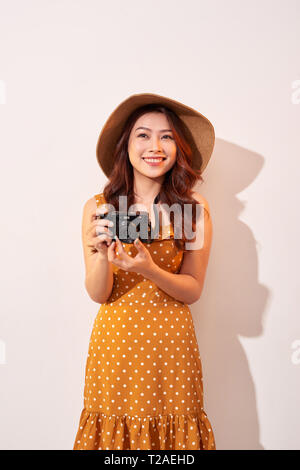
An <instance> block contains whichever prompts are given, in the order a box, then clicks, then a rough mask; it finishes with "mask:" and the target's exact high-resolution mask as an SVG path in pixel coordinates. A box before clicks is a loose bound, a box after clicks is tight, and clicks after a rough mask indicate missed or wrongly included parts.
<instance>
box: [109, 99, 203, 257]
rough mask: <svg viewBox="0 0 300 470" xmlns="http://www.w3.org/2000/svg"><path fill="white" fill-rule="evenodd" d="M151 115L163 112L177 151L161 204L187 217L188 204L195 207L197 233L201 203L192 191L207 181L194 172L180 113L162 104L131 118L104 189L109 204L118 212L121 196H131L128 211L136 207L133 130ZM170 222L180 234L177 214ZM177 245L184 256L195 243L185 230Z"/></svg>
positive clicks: (118, 146)
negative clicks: (131, 157)
mask: <svg viewBox="0 0 300 470" xmlns="http://www.w3.org/2000/svg"><path fill="white" fill-rule="evenodd" d="M149 112H159V113H163V114H164V115H165V116H166V118H167V120H168V122H169V125H170V128H171V129H172V132H173V137H174V140H175V143H176V147H177V154H176V161H175V163H174V165H173V167H172V168H170V170H169V171H168V172H167V173H165V175H164V181H163V183H162V186H161V189H160V202H161V203H165V204H168V207H170V206H172V204H179V205H180V206H181V211H182V212H181V214H184V211H183V208H184V204H191V205H192V230H193V231H194V232H195V228H196V205H197V204H198V202H197V201H196V200H195V199H194V198H193V197H192V196H191V194H192V188H193V186H194V185H195V183H196V181H197V180H201V181H202V183H203V181H204V180H203V178H202V176H201V170H196V169H193V168H192V158H193V154H192V149H191V146H190V145H189V143H188V140H187V138H186V137H185V129H184V125H183V122H182V121H181V119H180V118H179V117H178V116H177V114H176V113H174V112H173V111H172V110H171V109H169V108H167V107H166V106H162V105H160V104H148V105H145V106H141V107H139V108H138V109H136V110H135V111H134V112H133V113H132V114H131V115H130V116H129V118H128V120H127V122H126V123H125V125H124V128H123V132H122V134H121V137H120V139H119V140H118V142H117V145H116V147H115V149H114V153H113V159H114V162H115V165H114V167H113V170H112V172H111V174H110V176H109V181H108V183H107V184H106V185H105V187H104V189H103V195H104V198H105V201H106V202H107V203H109V204H112V205H113V206H114V207H115V210H119V201H118V197H119V196H120V195H122V196H127V198H128V199H127V204H128V207H130V206H131V205H133V204H134V200H135V198H134V193H133V187H134V186H133V183H134V181H133V178H134V176H133V168H132V164H131V162H130V160H129V156H128V141H129V136H130V133H131V130H132V128H133V126H134V124H135V122H136V121H137V119H138V118H139V117H140V116H142V115H143V114H145V113H149ZM201 209H202V208H201ZM205 210H206V209H205ZM183 219H184V218H183V217H182V223H183V222H184V221H183ZM170 220H171V223H172V226H173V230H174V235H175V234H176V233H177V230H176V227H174V213H173V212H172V211H171V212H170ZM187 220H188V217H187ZM188 226H190V225H188ZM192 240H194V239H192ZM174 241H175V245H176V246H177V248H178V249H181V250H183V251H184V252H185V251H187V250H186V249H185V248H184V244H185V242H186V241H189V242H191V239H187V238H186V237H185V234H184V230H183V226H182V238H181V239H179V238H176V237H175V239H174Z"/></svg>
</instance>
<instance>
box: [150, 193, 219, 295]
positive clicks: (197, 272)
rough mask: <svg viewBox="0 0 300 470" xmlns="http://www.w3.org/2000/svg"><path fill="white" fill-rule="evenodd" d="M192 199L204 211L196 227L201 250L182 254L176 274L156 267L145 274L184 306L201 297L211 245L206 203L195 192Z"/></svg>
mask: <svg viewBox="0 0 300 470" xmlns="http://www.w3.org/2000/svg"><path fill="white" fill-rule="evenodd" d="M193 197H194V198H195V199H196V200H197V201H198V202H199V203H200V204H201V205H202V206H203V207H205V209H206V211H205V212H204V219H203V222H204V223H203V225H202V227H200V226H197V230H199V238H201V241H202V242H201V248H200V249H197V250H190V249H189V250H190V251H187V252H186V253H184V255H183V256H184V258H183V262H182V265H181V268H180V272H179V273H178V274H173V273H170V272H168V271H165V270H164V269H162V268H160V267H159V266H157V265H154V267H153V268H152V269H151V271H150V272H149V274H147V278H148V279H150V280H151V281H153V282H155V284H156V285H157V286H158V287H159V288H160V289H162V290H163V291H165V292H166V293H167V294H168V295H170V296H172V297H174V298H175V299H178V300H179V301H180V302H184V303H186V304H193V303H194V302H196V301H197V300H199V298H200V296H201V293H202V290H203V286H204V280H205V274H206V269H207V265H208V260H209V254H210V248H211V243H212V221H211V217H210V210H209V206H208V203H207V201H206V200H205V199H204V198H203V196H201V195H200V194H198V193H196V192H194V193H193ZM201 234H202V235H201Z"/></svg>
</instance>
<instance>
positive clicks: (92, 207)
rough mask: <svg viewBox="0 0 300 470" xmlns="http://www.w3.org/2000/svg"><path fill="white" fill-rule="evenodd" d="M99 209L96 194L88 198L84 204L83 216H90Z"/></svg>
mask: <svg viewBox="0 0 300 470" xmlns="http://www.w3.org/2000/svg"><path fill="white" fill-rule="evenodd" d="M96 210H97V201H96V198H95V196H93V197H91V198H90V199H88V200H87V201H86V202H85V204H84V206H83V216H84V217H89V216H91V215H92V214H93V213H94V212H96Z"/></svg>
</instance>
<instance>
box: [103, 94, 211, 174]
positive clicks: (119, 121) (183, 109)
mask: <svg viewBox="0 0 300 470" xmlns="http://www.w3.org/2000/svg"><path fill="white" fill-rule="evenodd" d="M150 103H151V104H152V103H158V104H161V105H164V106H167V107H168V108H169V109H171V110H172V111H174V112H175V113H176V114H177V116H178V117H179V118H180V119H181V121H182V122H183V124H184V125H185V126H184V127H185V130H186V132H185V134H186V138H187V140H188V142H189V144H190V146H191V148H192V152H193V161H192V168H194V169H197V170H199V169H201V172H202V171H203V170H204V169H205V167H206V166H207V164H208V161H209V159H210V157H211V154H212V151H213V148H214V143H215V131H214V128H213V125H212V124H211V122H210V121H209V120H208V119H207V118H206V117H205V116H203V115H202V114H200V113H199V112H198V111H196V110H195V109H192V108H190V107H189V106H186V105H184V104H183V103H180V102H178V101H175V100H172V99H171V98H167V97H165V96H160V95H155V94H153V93H140V94H136V95H131V96H129V98H127V99H126V100H125V101H122V102H121V103H120V104H119V106H118V107H117V108H116V109H115V110H114V111H113V112H112V114H111V115H110V116H109V118H108V119H107V121H106V123H105V124H104V126H103V128H102V130H101V132H100V135H99V138H98V142H97V147H96V155H97V160H98V163H99V165H100V167H101V168H102V170H103V172H104V173H105V175H106V176H107V177H108V178H109V175H110V173H111V171H112V169H113V167H114V163H115V162H114V160H113V151H112V150H113V149H114V148H115V146H116V144H117V142H118V140H119V138H120V137H121V134H122V131H123V127H124V125H125V123H126V121H127V119H128V118H129V116H130V115H131V113H132V112H133V111H135V110H136V109H137V108H139V107H140V106H144V105H146V104H150ZM201 156H202V165H201Z"/></svg>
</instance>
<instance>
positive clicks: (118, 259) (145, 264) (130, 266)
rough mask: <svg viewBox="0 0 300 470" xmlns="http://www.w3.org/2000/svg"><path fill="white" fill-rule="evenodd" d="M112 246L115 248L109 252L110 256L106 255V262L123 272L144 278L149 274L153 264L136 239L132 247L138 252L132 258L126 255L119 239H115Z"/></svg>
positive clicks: (147, 252)
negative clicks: (140, 275)
mask: <svg viewBox="0 0 300 470" xmlns="http://www.w3.org/2000/svg"><path fill="white" fill-rule="evenodd" d="M114 244H115V247H114V249H113V250H112V252H111V253H112V254H108V261H110V262H111V263H113V264H115V265H116V266H118V267H119V268H121V269H123V270H124V271H131V272H134V273H138V274H142V275H143V276H145V277H146V276H147V275H148V274H149V273H150V272H151V270H152V269H153V267H154V265H155V263H154V261H153V259H152V257H151V255H150V253H149V251H148V250H147V248H146V247H145V246H144V245H143V243H142V242H141V241H140V240H139V239H136V240H135V242H134V246H135V247H136V249H137V250H138V252H137V254H136V256H135V257H134V258H132V257H131V256H129V255H128V254H127V253H126V251H125V250H124V248H123V245H122V243H121V241H120V240H119V238H117V237H116V241H115V243H114ZM115 250H117V252H118V255H119V256H116V252H115Z"/></svg>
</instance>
